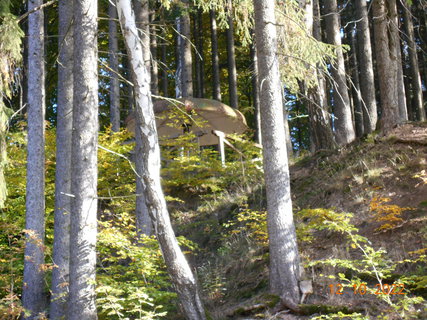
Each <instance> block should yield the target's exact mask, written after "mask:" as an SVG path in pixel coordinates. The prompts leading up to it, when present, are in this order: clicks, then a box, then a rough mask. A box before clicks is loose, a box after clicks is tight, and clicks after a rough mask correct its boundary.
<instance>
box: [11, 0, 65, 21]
mask: <svg viewBox="0 0 427 320" xmlns="http://www.w3.org/2000/svg"><path fill="white" fill-rule="evenodd" d="M56 1H57V0H51V1H49V2H46V3H44V4H42V5H41V6H38V7H36V8H34V9H32V10H30V11H28V12H26V13H24V14H23V15H22V16H20V17H19V18H18V22H21V21H22V20H24V19H25V18H26V17H28V16H29V15H30V14H32V13H34V12H36V11H39V10H42V9H44V8H46V7H48V6H50V5H52V4H54V3H55V2H56Z"/></svg>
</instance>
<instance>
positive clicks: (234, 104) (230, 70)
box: [226, 0, 239, 109]
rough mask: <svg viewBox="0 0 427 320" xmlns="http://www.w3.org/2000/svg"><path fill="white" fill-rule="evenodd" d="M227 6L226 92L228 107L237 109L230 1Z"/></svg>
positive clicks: (229, 0)
mask: <svg viewBox="0 0 427 320" xmlns="http://www.w3.org/2000/svg"><path fill="white" fill-rule="evenodd" d="M227 6H228V28H227V31H226V36H227V62H228V90H229V92H230V107H232V108H235V109H237V108H238V107H239V102H238V96H237V69H236V53H235V50H234V23H233V5H232V2H231V0H228V2H227Z"/></svg>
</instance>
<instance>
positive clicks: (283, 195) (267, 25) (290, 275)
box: [254, 0, 300, 310]
mask: <svg viewBox="0 0 427 320" xmlns="http://www.w3.org/2000/svg"><path fill="white" fill-rule="evenodd" d="M274 3H275V2H274V0H254V12H255V32H256V40H257V41H256V46H257V51H258V70H259V80H260V95H261V96H260V98H261V99H260V101H261V129H262V139H263V163H264V176H265V185H266V191H267V226H268V237H269V246H270V289H271V291H272V292H273V293H274V294H277V295H279V296H280V297H281V301H282V303H283V304H284V305H285V306H286V307H288V308H290V309H292V310H295V309H297V304H298V303H299V300H300V291H299V287H298V280H299V279H298V277H299V254H298V245H297V242H296V234H295V227H294V223H293V215H292V202H291V194H290V180H289V168H288V155H287V151H286V145H285V144H284V141H285V131H284V121H283V103H282V88H281V84H280V75H279V64H278V57H277V35H276V26H275V24H276V21H275V13H274V6H275V5H274Z"/></svg>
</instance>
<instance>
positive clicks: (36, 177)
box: [22, 0, 46, 319]
mask: <svg viewBox="0 0 427 320" xmlns="http://www.w3.org/2000/svg"><path fill="white" fill-rule="evenodd" d="M42 3H43V1H42V0H29V1H28V10H29V11H31V10H33V9H34V8H37V7H38V6H40V5H42ZM27 79H28V97H27V103H28V109H27V110H28V144H27V187H26V215H25V229H26V231H27V235H26V239H27V240H26V243H25V253H24V255H25V261H24V281H23V288H22V306H23V307H24V308H25V310H27V311H28V312H30V315H29V316H25V315H23V318H24V319H37V317H38V315H39V314H40V313H42V312H43V311H44V309H45V307H46V294H45V290H44V288H45V285H44V271H42V270H43V269H42V268H41V267H42V265H43V264H44V237H45V225H44V214H45V200H44V190H45V187H44V185H45V152H44V147H45V128H44V119H45V88H44V85H45V84H44V82H45V65H44V14H43V10H38V11H36V12H35V13H33V14H31V15H30V16H29V17H28V78H27Z"/></svg>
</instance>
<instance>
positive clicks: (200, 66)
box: [193, 9, 205, 98]
mask: <svg viewBox="0 0 427 320" xmlns="http://www.w3.org/2000/svg"><path fill="white" fill-rule="evenodd" d="M193 20H194V23H193V37H194V44H195V46H196V54H195V64H196V98H203V97H204V90H205V89H204V83H203V82H204V58H203V20H202V11H201V10H200V9H199V10H197V13H196V14H194V18H193Z"/></svg>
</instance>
